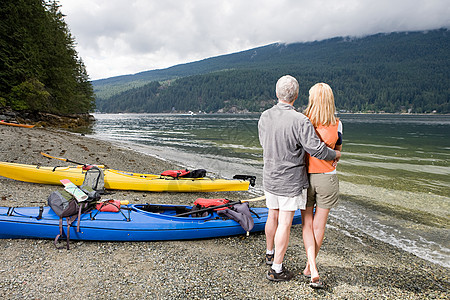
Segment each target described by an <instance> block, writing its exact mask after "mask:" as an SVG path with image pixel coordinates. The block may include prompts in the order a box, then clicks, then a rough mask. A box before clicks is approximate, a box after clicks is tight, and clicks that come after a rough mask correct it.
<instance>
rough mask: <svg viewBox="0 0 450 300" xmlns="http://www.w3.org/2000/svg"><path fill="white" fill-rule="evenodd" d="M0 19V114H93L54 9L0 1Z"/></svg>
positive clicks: (40, 1)
mask: <svg viewBox="0 0 450 300" xmlns="http://www.w3.org/2000/svg"><path fill="white" fill-rule="evenodd" d="M0 16H1V17H0V108H4V107H10V108H11V109H13V110H15V111H24V110H27V111H39V112H48V113H54V114H61V115H64V114H77V113H87V112H89V111H93V109H94V107H95V97H94V91H93V87H92V84H91V82H90V81H89V78H88V74H87V72H86V68H85V66H84V64H83V62H82V60H81V58H79V57H78V53H77V52H76V51H75V41H74V38H73V37H72V35H71V34H70V32H69V29H68V26H67V24H66V23H65V21H64V15H63V14H62V13H61V11H60V5H59V3H58V2H57V1H48V0H2V1H1V2H0Z"/></svg>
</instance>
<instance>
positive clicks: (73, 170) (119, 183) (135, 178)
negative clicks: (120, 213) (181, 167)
mask: <svg viewBox="0 0 450 300" xmlns="http://www.w3.org/2000/svg"><path fill="white" fill-rule="evenodd" d="M100 167H101V166H100ZM103 172H104V174H105V177H104V180H105V188H106V189H114V190H134V191H149V192H224V191H246V190H248V187H249V185H250V182H249V181H247V180H241V179H212V178H206V177H204V178H176V179H175V178H172V177H166V176H160V175H155V174H139V173H133V172H126V171H119V170H113V169H105V168H103ZM85 173H86V171H84V170H83V168H82V166H70V167H41V166H36V165H25V164H16V163H8V162H0V176H3V177H7V178H11V179H15V180H20V181H25V182H33V183H41V184H54V185H60V184H61V182H60V180H61V179H69V180H70V181H72V182H73V183H74V184H76V185H81V184H82V183H83V180H84V177H85ZM253 180H254V179H253Z"/></svg>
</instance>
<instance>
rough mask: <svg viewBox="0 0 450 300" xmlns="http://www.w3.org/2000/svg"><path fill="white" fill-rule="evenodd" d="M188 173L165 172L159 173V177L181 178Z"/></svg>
mask: <svg viewBox="0 0 450 300" xmlns="http://www.w3.org/2000/svg"><path fill="white" fill-rule="evenodd" d="M189 173H190V171H188V170H167V171H164V172H162V173H161V176H170V177H173V178H178V177H183V176H185V175H187V174H189Z"/></svg>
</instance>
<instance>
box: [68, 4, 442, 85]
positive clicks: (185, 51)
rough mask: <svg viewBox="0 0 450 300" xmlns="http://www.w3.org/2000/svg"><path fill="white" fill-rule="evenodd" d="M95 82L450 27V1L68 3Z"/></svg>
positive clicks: (71, 26) (79, 46)
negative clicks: (268, 51)
mask: <svg viewBox="0 0 450 300" xmlns="http://www.w3.org/2000/svg"><path fill="white" fill-rule="evenodd" d="M60 4H61V5H62V8H61V10H62V12H63V13H64V14H66V17H65V20H66V22H67V23H68V25H69V29H70V31H71V33H72V34H73V36H74V37H75V39H76V42H77V51H78V52H79V54H80V56H81V57H82V59H83V60H84V62H85V64H86V66H87V70H88V73H89V74H90V77H91V78H92V79H100V78H107V77H111V76H117V75H124V74H132V73H136V72H141V71H146V70H152V69H158V68H166V67H170V66H173V65H176V64H179V63H186V62H190V61H195V60H200V59H204V58H207V57H212V56H217V55H222V54H227V53H233V52H237V51H242V50H246V49H249V48H253V47H257V46H262V45H267V44H270V43H273V42H287V43H293V42H306V41H314V40H322V39H326V38H331V37H335V36H364V35H368V34H375V33H379V32H393V31H410V30H428V29H436V28H440V27H450V18H449V17H448V16H449V15H450V5H448V1H447V0H398V1H392V0H379V1H373V0H372V1H368V0H340V1H335V0H315V1H310V0H308V1H305V0H246V1H242V0H164V1H160V0H127V1H123V0H96V1H90V0H61V1H60Z"/></svg>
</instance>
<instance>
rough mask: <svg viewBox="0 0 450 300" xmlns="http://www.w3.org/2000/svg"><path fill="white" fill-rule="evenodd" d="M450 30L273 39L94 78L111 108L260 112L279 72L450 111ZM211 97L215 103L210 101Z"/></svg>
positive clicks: (371, 101) (359, 98) (359, 103)
mask: <svg viewBox="0 0 450 300" xmlns="http://www.w3.org/2000/svg"><path fill="white" fill-rule="evenodd" d="M449 53H450V37H449V31H448V29H439V30H432V31H427V32H398V33H389V34H376V35H371V36H367V37H364V38H350V37H337V38H332V39H327V40H323V41H315V42H308V43H295V44H271V45H267V46H263V47H258V48H254V49H250V50H246V51H242V52H238V53H233V54H228V55H222V56H218V57H212V58H207V59H204V60H201V61H197V62H191V63H187V64H181V65H176V66H173V67H170V68H167V69H161V70H151V71H145V72H141V73H138V74H135V75H124V76H117V77H112V78H107V79H101V80H95V81H93V82H92V83H93V86H94V91H95V93H96V95H97V108H98V109H99V110H100V111H105V112H124V111H129V112H168V111H172V110H177V111H185V110H186V111H187V110H197V109H198V110H203V111H208V112H217V111H220V112H221V111H223V112H232V111H261V110H263V109H265V108H267V107H268V106H270V105H272V104H273V99H274V98H275V95H274V91H273V89H274V84H275V82H276V80H277V78H278V77H279V76H281V75H284V74H291V75H293V76H295V77H296V78H298V79H299V81H300V85H301V95H302V98H303V100H302V102H300V103H299V105H305V95H307V90H308V89H309V87H310V86H311V85H313V84H314V83H316V82H319V81H325V82H327V83H329V84H330V85H331V86H332V88H333V90H334V92H335V97H336V105H337V107H338V108H340V109H341V110H348V111H387V112H398V111H404V112H407V111H410V112H431V111H437V112H441V113H448V112H450V108H449V103H448V102H449V98H450V96H449V95H450V91H449V89H450V87H449V79H450V78H449V77H450V75H449V74H450V57H449ZM211 102H212V103H211Z"/></svg>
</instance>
